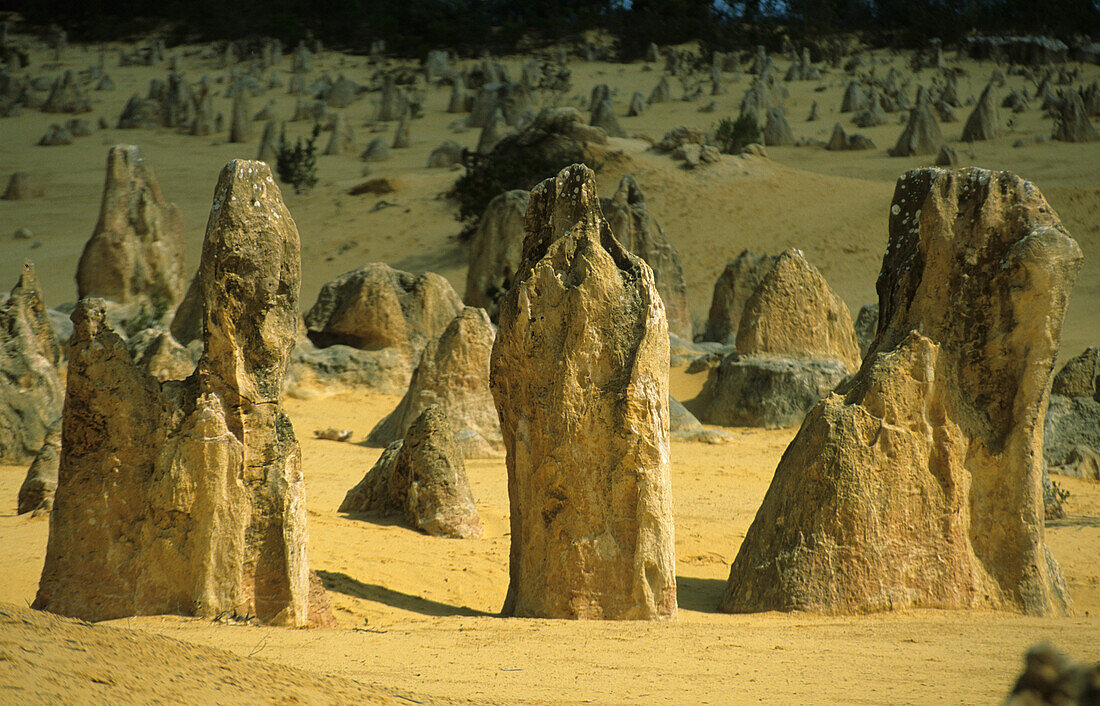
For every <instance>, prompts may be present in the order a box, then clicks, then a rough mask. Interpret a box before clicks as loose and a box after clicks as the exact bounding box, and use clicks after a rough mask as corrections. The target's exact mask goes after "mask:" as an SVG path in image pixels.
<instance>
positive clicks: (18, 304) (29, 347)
mask: <svg viewBox="0 0 1100 706" xmlns="http://www.w3.org/2000/svg"><path fill="white" fill-rule="evenodd" d="M60 362H61V346H60V345H59V344H58V342H57V336H56V334H54V330H53V327H52V326H51V325H50V317H49V314H48V313H47V311H46V304H45V302H44V301H43V298H42V290H41V288H40V287H39V286H38V279H37V278H36V277H35V275H34V265H32V264H31V263H29V262H27V263H24V264H23V272H22V274H21V275H20V277H19V281H18V282H16V284H15V287H14V288H13V289H12V290H11V294H10V296H8V298H7V300H6V301H4V302H3V303H0V462H2V463H12V464H16V463H18V464H21V463H27V462H28V461H30V460H31V459H33V458H34V457H35V455H36V454H37V453H38V450H39V449H40V448H41V447H42V442H43V440H44V439H45V438H46V433H47V431H48V430H49V428H50V425H51V424H53V422H54V420H56V419H57V418H58V417H59V416H61V407H62V402H63V400H64V396H65V386H64V383H63V382H62V379H61V375H60V373H59V372H58V369H57V365H58V363H60Z"/></svg>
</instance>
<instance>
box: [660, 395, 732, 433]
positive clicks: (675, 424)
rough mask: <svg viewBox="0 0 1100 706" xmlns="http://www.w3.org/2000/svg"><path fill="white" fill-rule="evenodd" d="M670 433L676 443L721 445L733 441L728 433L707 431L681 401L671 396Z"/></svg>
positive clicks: (714, 430)
mask: <svg viewBox="0 0 1100 706" xmlns="http://www.w3.org/2000/svg"><path fill="white" fill-rule="evenodd" d="M668 431H669V438H671V439H673V440H674V441H697V442H702V443H704V444H721V443H725V442H727V441H730V440H732V439H733V436H732V435H730V433H729V432H727V431H722V430H721V429H707V428H706V427H704V426H703V424H702V423H701V422H700V421H699V420H698V419H696V418H695V415H694V414H692V413H691V412H689V411H688V409H687V407H685V406H684V405H682V404H681V403H680V401H679V400H677V399H676V398H675V397H673V396H671V395H669V398H668Z"/></svg>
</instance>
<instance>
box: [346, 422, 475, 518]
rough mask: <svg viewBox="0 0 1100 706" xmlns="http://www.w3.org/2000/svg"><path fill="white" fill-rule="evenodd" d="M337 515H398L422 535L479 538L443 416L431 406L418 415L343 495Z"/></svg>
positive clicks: (458, 457) (469, 496)
mask: <svg viewBox="0 0 1100 706" xmlns="http://www.w3.org/2000/svg"><path fill="white" fill-rule="evenodd" d="M339 512H384V513H400V514H402V515H404V517H405V521H406V522H408V523H409V524H410V525H412V526H413V527H415V528H416V529H418V530H420V531H422V532H424V533H426V534H430V535H433V536H436V537H452V538H454V539H476V538H478V537H480V536H481V518H480V517H478V514H477V507H476V506H475V505H474V497H473V494H472V493H471V492H470V483H469V481H468V480H467V478H466V467H465V465H464V464H463V463H462V454H461V453H460V452H459V450H458V446H457V445H456V444H455V438H454V434H453V433H452V432H451V426H450V423H449V422H448V420H447V415H446V413H444V412H443V410H442V409H440V408H439V407H435V406H431V407H428V408H426V409H425V410H424V411H423V412H421V413H420V415H418V416H417V418H416V419H415V420H414V421H413V423H412V424H411V425H410V426H409V430H408V433H407V434H406V435H405V438H404V439H403V440H401V441H395V442H393V443H392V444H390V445H389V446H387V447H386V449H385V451H383V452H382V456H381V457H380V458H379V459H378V462H377V463H375V464H374V467H372V468H371V469H370V471H368V472H367V475H365V476H364V477H363V480H361V481H359V483H358V485H356V486H355V487H354V488H352V489H351V490H349V491H348V493H347V495H346V496H345V497H344V502H343V503H341V504H340V509H339Z"/></svg>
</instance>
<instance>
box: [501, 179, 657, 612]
mask: <svg viewBox="0 0 1100 706" xmlns="http://www.w3.org/2000/svg"><path fill="white" fill-rule="evenodd" d="M526 231H527V234H526V238H525V240H524V244H523V261H522V263H521V265H520V269H519V271H518V273H519V274H518V279H517V282H516V283H515V284H514V285H513V287H512V288H511V290H510V291H509V292H508V294H507V295H506V296H505V297H504V299H503V300H502V301H501V308H500V329H499V331H498V332H497V341H496V344H495V345H494V347H493V356H492V362H491V372H490V386H491V389H492V391H493V397H494V398H495V400H496V403H497V409H498V411H499V413H500V420H501V432H502V433H503V436H504V444H505V447H506V449H507V454H508V456H507V467H508V488H509V498H510V501H511V530H512V534H511V539H512V545H511V556H510V576H511V580H510V583H509V587H508V596H507V598H506V599H505V603H504V608H503V613H504V615H510V616H527V617H546V618H581V619H592V618H605V619H645V618H656V617H662V616H667V617H671V616H674V615H675V614H676V580H675V577H676V570H675V554H674V551H673V526H672V494H671V485H670V478H669V461H668V414H669V412H668V341H669V336H668V329H667V325H666V323H665V316H664V306H663V305H662V303H661V298H660V296H659V295H658V293H657V288H656V285H655V284H654V281H653V276H652V273H651V271H650V269H649V266H648V265H646V264H645V263H644V262H643V261H642V260H641V258H638V257H636V256H634V255H631V254H630V253H629V252H627V251H626V250H625V249H624V248H623V247H622V246H621V245H620V244H619V243H618V241H616V240H615V237H614V235H613V234H612V231H611V228H610V227H609V226H608V225H607V222H606V221H604V219H603V218H602V217H601V215H600V209H599V202H598V200H597V195H596V184H595V175H594V174H593V173H592V172H591V171H590V170H589V169H587V168H586V167H583V166H581V165H574V166H572V167H568V168H567V169H565V170H563V171H562V172H561V173H560V174H558V176H557V177H555V178H553V179H548V180H546V181H544V182H543V183H542V184H540V185H539V186H538V187H536V188H535V190H534V191H533V192H532V194H531V204H530V206H529V207H528V209H527V227H526Z"/></svg>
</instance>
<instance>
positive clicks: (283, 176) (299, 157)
mask: <svg viewBox="0 0 1100 706" xmlns="http://www.w3.org/2000/svg"><path fill="white" fill-rule="evenodd" d="M320 134H321V126H320V124H318V123H314V125H313V132H312V133H311V134H310V137H309V139H308V140H303V139H302V138H300V137H299V138H298V139H297V140H296V141H295V142H294V145H293V146H291V145H289V144H288V143H287V141H286V129H285V128H284V129H283V132H282V134H280V135H279V146H278V147H277V148H276V149H275V170H276V171H277V172H278V173H279V180H280V181H282V182H284V183H287V184H290V185H291V186H293V187H294V193H296V194H304V193H306V192H308V191H309V190H310V189H312V188H313V187H314V186H316V185H317V146H316V142H317V136H318V135H320Z"/></svg>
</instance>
